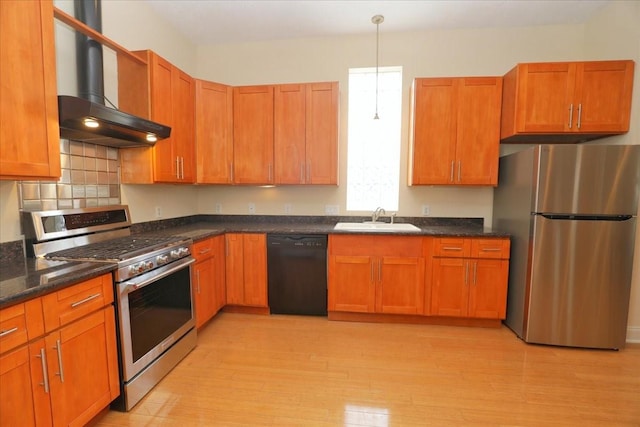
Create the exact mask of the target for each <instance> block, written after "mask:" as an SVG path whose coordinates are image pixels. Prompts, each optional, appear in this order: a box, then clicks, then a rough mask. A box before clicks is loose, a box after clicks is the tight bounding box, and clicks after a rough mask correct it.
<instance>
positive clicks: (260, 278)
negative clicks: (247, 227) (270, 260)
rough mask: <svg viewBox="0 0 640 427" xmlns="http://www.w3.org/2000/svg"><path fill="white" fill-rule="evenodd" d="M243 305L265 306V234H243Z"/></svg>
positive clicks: (266, 304)
mask: <svg viewBox="0 0 640 427" xmlns="http://www.w3.org/2000/svg"><path fill="white" fill-rule="evenodd" d="M242 237H243V238H242V241H243V245H244V251H243V258H244V260H243V266H244V305H249V306H254V307H267V306H268V302H267V236H266V234H244V235H243V236H242Z"/></svg>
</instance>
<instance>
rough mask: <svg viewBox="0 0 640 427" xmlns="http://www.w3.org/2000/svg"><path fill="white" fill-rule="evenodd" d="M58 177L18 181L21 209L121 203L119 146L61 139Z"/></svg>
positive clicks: (36, 209) (37, 209)
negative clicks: (44, 179)
mask: <svg viewBox="0 0 640 427" xmlns="http://www.w3.org/2000/svg"><path fill="white" fill-rule="evenodd" d="M60 153H61V154H60V162H61V163H60V164H61V167H62V176H61V177H60V180H59V181H21V182H20V185H19V186H18V189H19V197H20V209H23V210H26V211H39V210H55V209H71V208H85V207H93V206H107V205H117V204H120V175H119V173H118V164H119V162H118V149H117V148H113V147H103V146H102V145H95V144H88V143H83V142H76V141H70V140H66V139H62V140H60Z"/></svg>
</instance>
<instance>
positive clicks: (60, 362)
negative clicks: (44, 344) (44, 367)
mask: <svg viewBox="0 0 640 427" xmlns="http://www.w3.org/2000/svg"><path fill="white" fill-rule="evenodd" d="M53 348H54V349H55V350H56V352H57V353H58V369H60V372H57V373H56V375H58V376H60V382H61V383H63V382H64V369H63V367H62V346H61V345H60V340H56V346H55V347H53Z"/></svg>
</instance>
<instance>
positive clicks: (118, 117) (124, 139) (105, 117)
mask: <svg viewBox="0 0 640 427" xmlns="http://www.w3.org/2000/svg"><path fill="white" fill-rule="evenodd" d="M58 114H59V117H60V136H61V137H63V138H68V139H72V140H74V141H81V142H89V143H92V144H98V145H106V146H108V147H151V146H153V145H154V144H155V142H156V141H159V140H161V139H165V138H168V137H169V135H170V134H171V128H170V127H169V126H165V125H162V124H159V123H155V122H152V121H150V120H147V119H143V118H141V117H137V116H133V115H131V114H127V113H125V112H123V111H120V110H116V109H115V108H109V107H107V106H105V105H102V104H98V103H95V102H91V101H89V100H86V99H83V98H78V97H75V96H66V95H59V96H58Z"/></svg>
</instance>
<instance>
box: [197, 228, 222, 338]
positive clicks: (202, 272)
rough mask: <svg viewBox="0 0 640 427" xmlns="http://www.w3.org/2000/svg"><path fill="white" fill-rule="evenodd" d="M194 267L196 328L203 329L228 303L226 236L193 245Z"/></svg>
mask: <svg viewBox="0 0 640 427" xmlns="http://www.w3.org/2000/svg"><path fill="white" fill-rule="evenodd" d="M191 253H192V254H193V257H194V258H195V260H196V262H195V264H193V268H192V269H191V274H192V278H191V282H192V292H193V302H194V305H195V316H196V327H198V328H200V327H201V326H202V325H204V324H205V323H206V322H207V321H209V319H211V318H212V317H213V316H215V315H216V313H217V312H218V311H219V310H220V309H221V308H222V307H223V306H224V305H225V304H226V283H225V258H224V236H216V237H211V238H208V239H204V240H201V241H198V242H195V243H194V244H193V248H192V251H191Z"/></svg>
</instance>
